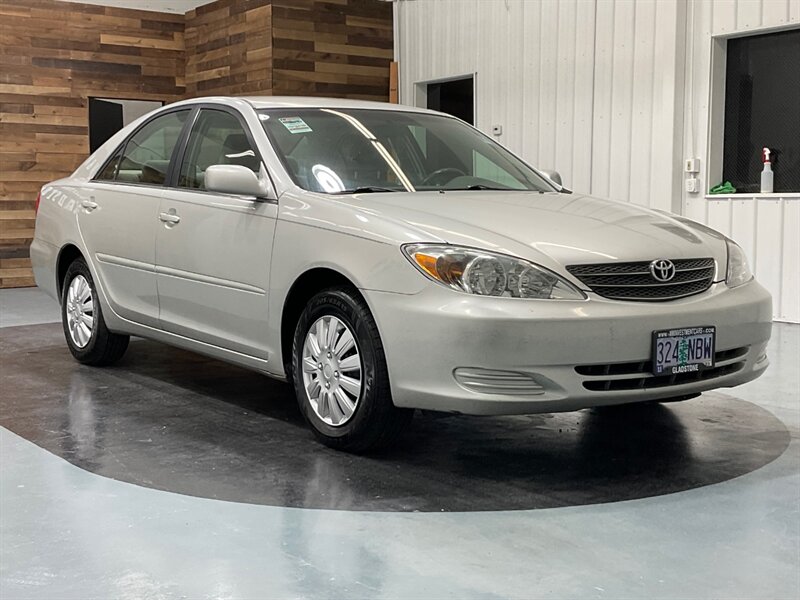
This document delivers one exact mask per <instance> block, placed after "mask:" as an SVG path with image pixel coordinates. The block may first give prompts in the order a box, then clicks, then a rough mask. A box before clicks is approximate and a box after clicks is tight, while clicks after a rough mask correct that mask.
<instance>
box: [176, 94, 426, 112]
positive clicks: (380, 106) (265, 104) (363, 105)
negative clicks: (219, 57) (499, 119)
mask: <svg viewBox="0 0 800 600" xmlns="http://www.w3.org/2000/svg"><path fill="white" fill-rule="evenodd" d="M242 100H244V101H245V102H248V103H249V104H251V105H252V106H253V108H255V109H256V110H260V109H270V108H339V109H342V108H350V109H359V108H360V109H367V110H395V111H404V112H419V113H432V114H438V113H436V111H432V110H427V109H425V108H418V107H416V106H406V105H404V104H391V103H389V102H372V101H369V100H349V99H347V98H320V97H311V96H212V97H205V98H192V99H190V100H184V101H183V102H180V104H194V103H200V102H211V103H220V104H228V105H231V104H235V103H236V102H237V101H242Z"/></svg>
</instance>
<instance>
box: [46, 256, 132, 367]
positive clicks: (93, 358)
mask: <svg viewBox="0 0 800 600" xmlns="http://www.w3.org/2000/svg"><path fill="white" fill-rule="evenodd" d="M63 283H64V285H63V286H62V290H61V323H62V325H63V327H64V336H65V337H66V338H67V346H69V351H70V352H71V353H72V356H74V357H75V359H76V360H77V361H78V362H80V363H83V364H85V365H92V366H95V367H102V366H107V365H111V364H113V363H115V362H117V361H118V360H119V359H120V358H122V355H123V354H125V350H127V348H128V342H129V341H130V337H129V336H127V335H120V334H117V333H112V332H111V331H109V330H108V327H106V323H105V320H104V319H103V312H102V309H101V307H100V301H99V300H98V297H97V290H96V288H95V285H94V280H93V279H92V274H91V272H90V271H89V267H88V266H87V265H86V262H85V261H84V260H83V259H82V258H76V259H75V260H74V261H73V262H72V263H71V264H70V265H69V267H67V273H66V275H65V276H64V282H63Z"/></svg>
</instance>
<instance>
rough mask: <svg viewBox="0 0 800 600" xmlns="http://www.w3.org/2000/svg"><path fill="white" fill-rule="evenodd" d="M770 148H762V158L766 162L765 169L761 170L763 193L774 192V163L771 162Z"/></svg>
mask: <svg viewBox="0 0 800 600" xmlns="http://www.w3.org/2000/svg"><path fill="white" fill-rule="evenodd" d="M770 154H771V152H770V149H769V148H763V149H762V150H761V160H762V161H763V163H764V170H763V171H761V193H762V194H771V193H772V163H771V162H770V160H769V159H770Z"/></svg>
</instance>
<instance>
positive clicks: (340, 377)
mask: <svg viewBox="0 0 800 600" xmlns="http://www.w3.org/2000/svg"><path fill="white" fill-rule="evenodd" d="M303 387H304V388H305V390H306V398H307V399H308V401H309V403H310V404H311V408H313V409H314V412H315V413H316V415H317V416H318V417H319V418H320V419H322V420H323V421H324V422H325V423H327V424H328V425H332V426H334V427H338V426H339V425H344V424H345V423H347V422H348V421H349V420H350V419H351V418H352V416H353V413H355V410H356V406H358V401H359V398H360V397H361V355H360V354H359V351H358V344H356V340H355V338H354V337H353V333H352V332H351V331H350V329H349V328H348V327H347V325H345V324H344V323H342V322H341V321H340V320H339V319H337V318H336V317H332V316H325V317H320V318H319V319H317V320H316V322H315V323H314V324H313V325H312V326H311V329H309V330H308V334H306V339H305V342H304V343H303Z"/></svg>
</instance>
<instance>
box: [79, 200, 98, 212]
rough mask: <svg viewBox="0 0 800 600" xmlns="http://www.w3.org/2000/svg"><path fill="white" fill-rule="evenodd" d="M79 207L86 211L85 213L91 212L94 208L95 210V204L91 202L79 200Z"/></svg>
mask: <svg viewBox="0 0 800 600" xmlns="http://www.w3.org/2000/svg"><path fill="white" fill-rule="evenodd" d="M81 206H82V207H83V208H84V210H86V212H92V211H93V210H94V209H95V208H97V202H92V201H91V200H81Z"/></svg>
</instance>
